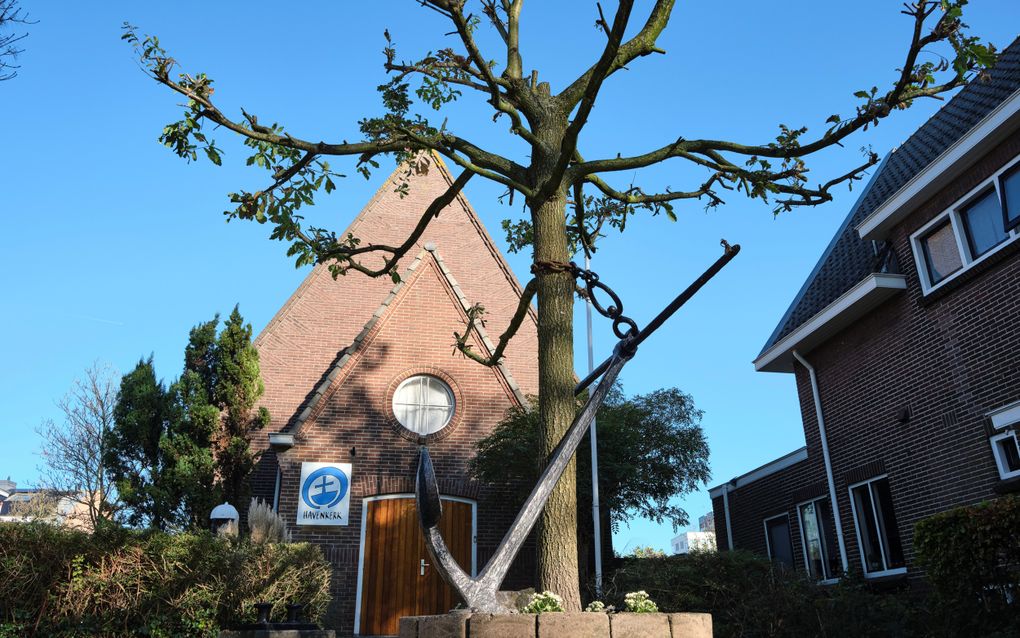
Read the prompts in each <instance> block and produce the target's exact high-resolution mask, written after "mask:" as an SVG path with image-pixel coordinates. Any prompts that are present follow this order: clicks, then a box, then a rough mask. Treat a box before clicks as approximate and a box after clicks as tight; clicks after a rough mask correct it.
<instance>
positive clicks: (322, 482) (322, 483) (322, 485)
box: [315, 476, 330, 495]
mask: <svg viewBox="0 0 1020 638" xmlns="http://www.w3.org/2000/svg"><path fill="white" fill-rule="evenodd" d="M329 484H330V481H329V478H328V477H325V476H323V477H322V478H321V479H319V482H318V483H316V484H315V487H317V488H319V494H320V495H322V494H325V493H326V488H327V487H329Z"/></svg>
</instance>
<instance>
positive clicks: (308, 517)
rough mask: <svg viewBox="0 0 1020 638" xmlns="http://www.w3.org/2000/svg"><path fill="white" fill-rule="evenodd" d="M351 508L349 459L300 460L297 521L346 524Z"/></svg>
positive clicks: (298, 522)
mask: <svg viewBox="0 0 1020 638" xmlns="http://www.w3.org/2000/svg"><path fill="white" fill-rule="evenodd" d="M350 509H351V464H350V463H302V464H301V489H300V490H299V492H298V507H297V524H298V525H347V517H348V513H349V512H350Z"/></svg>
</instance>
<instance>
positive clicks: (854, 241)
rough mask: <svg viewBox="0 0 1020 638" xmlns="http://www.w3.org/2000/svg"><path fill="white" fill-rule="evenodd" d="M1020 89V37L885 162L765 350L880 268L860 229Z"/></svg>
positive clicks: (770, 338) (869, 244)
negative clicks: (876, 267)
mask: <svg viewBox="0 0 1020 638" xmlns="http://www.w3.org/2000/svg"><path fill="white" fill-rule="evenodd" d="M1018 88H1020V38H1017V39H1016V40H1014V41H1013V43H1012V44H1010V45H1009V47H1007V48H1006V49H1005V50H1003V51H1002V53H1001V54H1000V55H999V60H998V62H997V63H996V65H995V67H994V68H993V69H992V70H991V71H990V72H989V74H988V77H987V78H986V79H983V80H975V81H974V82H971V83H970V84H968V85H967V86H965V87H964V88H963V89H961V90H960V92H959V93H957V94H956V95H955V96H954V97H953V98H952V99H951V100H950V101H949V102H947V103H946V105H945V106H943V107H942V108H941V109H939V111H938V112H937V113H935V115H933V116H932V117H931V118H930V119H929V120H928V121H927V122H925V123H924V124H923V125H922V126H921V128H919V129H918V130H917V131H916V132H914V134H913V135H911V136H910V137H909V138H907V140H906V141H905V142H904V143H903V144H902V145H900V147H899V148H897V149H895V150H893V151H892V152H891V153H890V154H889V155H888V156H887V157H886V158H885V160H884V161H883V162H882V164H881V165H880V166H879V169H878V172H877V173H876V174H875V176H874V177H872V178H871V180H870V181H869V183H868V185H867V187H866V188H865V189H864V192H863V193H862V194H861V196H860V198H859V199H858V200H857V203H856V204H854V206H853V208H851V209H850V212H849V214H848V215H847V218H846V221H844V223H843V225H842V226H841V227H840V229H839V231H838V232H837V233H836V235H835V236H834V237H833V239H832V242H831V243H830V244H829V246H828V247H827V248H826V250H825V252H824V253H823V254H822V257H821V259H820V260H819V261H818V264H817V265H816V266H815V269H814V271H812V273H811V275H809V276H808V278H807V281H805V282H804V286H803V287H802V288H801V289H800V292H798V293H797V296H796V297H795V298H794V300H793V303H791V304H790V307H789V309H788V310H787V311H786V314H785V315H784V316H783V318H782V319H781V320H780V321H779V325H777V326H776V329H775V331H774V332H773V333H772V336H770V337H769V340H768V342H766V344H765V347H764V348H762V352H765V351H766V350H768V349H769V348H771V347H772V346H773V345H775V344H776V342H778V341H779V340H780V339H782V338H783V337H785V336H786V335H788V334H790V333H791V332H793V331H794V330H796V329H797V328H798V327H800V326H801V325H802V324H803V323H804V322H806V321H807V320H808V319H810V318H811V317H813V316H815V315H816V314H818V313H819V312H820V311H821V310H822V309H824V308H825V307H826V306H828V305H829V304H831V303H832V302H833V301H835V300H836V299H838V298H839V297H840V296H841V295H842V294H843V293H845V292H846V291H847V290H849V289H850V288H852V287H853V286H854V285H856V284H857V283H859V282H860V281H861V280H862V279H864V277H866V276H867V275H869V274H871V273H872V272H873V271H874V267H875V264H876V259H875V252H874V249H873V248H872V244H871V242H870V241H865V240H863V239H861V238H860V236H859V235H858V234H857V231H856V227H857V226H858V225H859V224H860V223H861V222H862V221H864V220H865V219H866V218H867V217H868V216H869V215H871V213H872V212H874V211H875V209H877V208H878V207H879V206H881V205H882V204H883V203H884V202H885V201H886V200H887V199H889V198H890V197H892V196H893V195H894V194H895V193H896V192H898V191H899V190H900V188H902V187H903V186H904V185H905V184H906V183H907V182H908V181H910V180H911V179H912V178H913V177H914V176H915V175H917V174H918V173H920V172H921V171H922V170H923V169H924V168H925V167H926V166H928V165H929V164H931V163H932V162H933V161H935V159H936V158H938V157H939V156H940V155H941V154H942V153H943V152H944V151H945V150H946V149H948V148H949V147H950V146H951V145H952V144H953V143H955V142H956V141H957V140H959V139H960V138H961V137H963V136H964V135H965V134H966V133H967V132H968V131H970V130H971V129H972V128H974V126H976V125H977V124H978V123H979V122H980V121H981V120H982V119H984V117H985V116H986V115H988V114H989V113H990V112H991V111H992V110H993V109H995V107H996V106H998V105H999V104H1001V103H1002V102H1004V101H1005V100H1006V98H1008V97H1009V96H1010V95H1012V94H1013V93H1014V92H1015V91H1016V90H1017V89H1018Z"/></svg>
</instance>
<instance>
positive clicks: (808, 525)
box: [800, 503, 827, 580]
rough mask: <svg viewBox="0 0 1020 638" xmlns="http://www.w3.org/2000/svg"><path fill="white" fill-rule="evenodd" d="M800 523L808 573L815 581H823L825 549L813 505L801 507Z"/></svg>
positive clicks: (824, 575)
mask: <svg viewBox="0 0 1020 638" xmlns="http://www.w3.org/2000/svg"><path fill="white" fill-rule="evenodd" d="M800 521H801V523H802V524H803V525H804V551H805V552H806V553H807V567H808V573H809V574H811V577H812V578H814V579H815V580H825V579H826V578H827V576H826V574H825V548H824V546H823V545H822V533H821V530H820V529H819V527H818V514H817V509H816V508H815V504H814V503H808V504H807V505H801V507H800Z"/></svg>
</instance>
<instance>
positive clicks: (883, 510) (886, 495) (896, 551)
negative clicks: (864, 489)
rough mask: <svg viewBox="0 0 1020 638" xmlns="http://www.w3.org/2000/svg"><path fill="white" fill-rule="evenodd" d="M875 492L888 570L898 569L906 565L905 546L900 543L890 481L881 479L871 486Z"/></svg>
mask: <svg viewBox="0 0 1020 638" xmlns="http://www.w3.org/2000/svg"><path fill="white" fill-rule="evenodd" d="M871 487H872V490H874V494H875V498H876V499H877V502H876V503H875V506H876V507H875V509H876V510H877V511H878V518H879V521H878V524H879V530H881V532H882V545H883V547H884V548H885V566H886V569H896V568H897V567H903V566H904V565H905V563H904V561H903V545H902V544H901V543H900V528H899V527H898V526H897V525H896V514H895V512H893V503H892V491H891V490H890V489H889V480H888V479H879V480H877V481H875V482H873V483H872V484H871Z"/></svg>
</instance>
